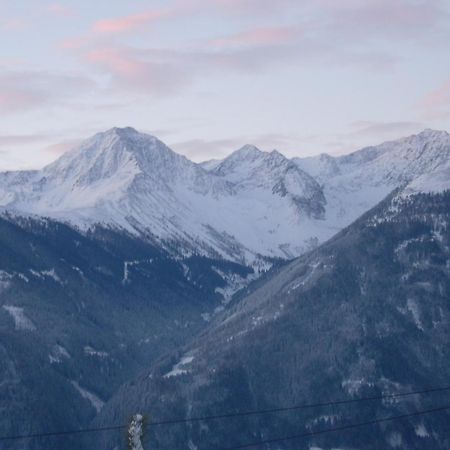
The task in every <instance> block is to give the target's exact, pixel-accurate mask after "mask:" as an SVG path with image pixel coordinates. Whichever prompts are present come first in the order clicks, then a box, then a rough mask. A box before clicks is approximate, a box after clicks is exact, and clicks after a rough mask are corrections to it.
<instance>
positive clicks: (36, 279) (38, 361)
mask: <svg viewBox="0 0 450 450" xmlns="http://www.w3.org/2000/svg"><path fill="white" fill-rule="evenodd" d="M249 272H250V271H249V269H248V268H246V267H243V266H239V265H237V264H235V263H231V262H225V261H218V260H208V259H206V258H204V257H189V258H185V259H183V260H178V261H175V260H174V259H173V258H172V257H171V255H170V254H168V253H167V252H164V251H162V250H161V249H160V248H159V247H155V246H152V245H150V244H148V243H145V242H143V241H142V240H141V239H138V238H137V237H136V236H134V235H127V234H124V233H118V232H116V231H112V230H109V229H101V228H96V229H95V231H94V232H92V233H88V234H81V233H79V232H77V231H76V230H74V229H73V228H71V227H68V226H65V225H62V224H60V223H57V222H54V221H51V220H48V219H45V220H44V219H36V218H34V219H30V218H23V217H18V216H12V215H8V216H6V217H3V218H0V355H1V363H0V378H1V383H0V398H1V399H2V402H1V404H2V416H1V419H0V435H1V436H7V435H17V434H26V433H30V432H31V433H38V432H49V431H50V432H51V431H54V430H58V431H60V430H65V429H74V428H77V427H82V426H86V425H87V424H88V422H89V421H90V420H91V419H92V418H93V417H94V416H95V414H96V413H98V411H99V410H100V409H101V408H102V406H103V403H104V402H105V401H107V400H108V398H110V397H111V395H112V394H113V393H114V392H115V390H116V389H117V388H118V387H119V386H120V385H121V384H122V383H124V382H125V381H126V380H128V379H130V377H133V376H135V375H136V374H137V373H138V372H139V371H140V370H142V368H143V367H145V366H147V365H148V364H149V363H150V362H151V361H153V360H154V359H155V358H157V357H159V356H161V355H162V354H164V353H166V352H168V351H171V350H173V349H175V348H177V347H178V346H180V345H182V344H183V342H185V340H186V339H187V338H188V337H192V336H193V335H195V334H196V333H198V332H199V331H200V330H202V329H203V328H204V327H205V326H206V325H207V323H208V320H210V317H213V316H214V315H215V314H216V312H215V310H216V309H217V308H218V309H223V301H224V300H226V299H227V295H229V293H230V292H232V291H233V289H236V286H237V287H239V282H241V283H243V282H245V278H246V277H247V276H248V275H249ZM0 448H2V449H3V448H5V449H6V448H7V449H21V450H23V449H27V450H28V449H44V448H45V449H48V448H64V449H67V450H69V449H70V450H71V449H79V448H80V443H79V440H78V439H76V437H75V438H74V439H73V440H71V439H70V438H69V440H64V442H63V443H62V444H59V442H58V441H52V440H51V439H50V440H45V439H42V440H39V439H33V440H23V441H22V442H21V441H14V442H5V443H3V442H0Z"/></svg>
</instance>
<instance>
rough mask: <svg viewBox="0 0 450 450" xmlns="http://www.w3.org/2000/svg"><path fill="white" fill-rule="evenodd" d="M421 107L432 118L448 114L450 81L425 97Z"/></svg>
mask: <svg viewBox="0 0 450 450" xmlns="http://www.w3.org/2000/svg"><path fill="white" fill-rule="evenodd" d="M420 107H421V109H422V110H424V111H425V113H426V114H427V115H429V116H431V117H438V116H441V115H443V114H444V115H446V114H448V112H449V110H450V79H449V80H447V81H446V82H445V83H443V84H442V85H441V86H439V87H438V88H437V89H435V90H433V91H431V92H429V93H428V94H427V95H425V97H424V98H423V99H422V101H421V103H420Z"/></svg>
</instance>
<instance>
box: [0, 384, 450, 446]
mask: <svg viewBox="0 0 450 450" xmlns="http://www.w3.org/2000/svg"><path fill="white" fill-rule="evenodd" d="M444 391H450V386H443V387H435V388H429V389H422V390H417V391H408V392H399V393H396V394H386V395H378V396H372V397H359V398H353V399H347V400H335V401H328V402H320V403H305V404H300V405H293V406H287V407H279V408H272V409H257V410H251V411H242V412H235V413H224V414H216V415H209V416H199V417H189V418H174V419H166V420H161V421H155V422H150V423H149V424H147V426H150V427H152V426H162V425H177V424H183V423H191V422H202V421H208V420H220V419H228V418H233V417H245V416H253V415H263V414H276V413H281V412H287V411H295V410H302V409H309V408H319V407H328V406H339V405H346V404H352V403H359V402H365V401H376V400H386V399H392V398H400V397H407V396H412V395H423V394H431V393H435V392H444ZM126 428H128V425H111V426H104V427H95V428H81V429H77V430H63V431H52V432H46V433H30V434H16V435H10V436H0V442H2V441H13V440H19V439H35V438H45V437H52V436H67V435H76V434H84V433H96V432H102V431H116V430H124V429H126Z"/></svg>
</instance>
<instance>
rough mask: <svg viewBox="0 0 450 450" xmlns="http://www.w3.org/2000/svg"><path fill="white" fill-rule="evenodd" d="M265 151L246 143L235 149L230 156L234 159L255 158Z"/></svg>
mask: <svg viewBox="0 0 450 450" xmlns="http://www.w3.org/2000/svg"><path fill="white" fill-rule="evenodd" d="M263 153H264V152H263V151H261V150H260V149H259V148H258V147H256V146H255V145H252V144H245V145H243V146H242V147H241V148H239V149H238V150H236V151H234V152H233V153H231V155H229V156H228V157H227V158H226V159H228V158H233V159H255V158H258V157H259V156H261V155H262V154H263Z"/></svg>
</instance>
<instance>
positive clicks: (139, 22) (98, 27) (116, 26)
mask: <svg viewBox="0 0 450 450" xmlns="http://www.w3.org/2000/svg"><path fill="white" fill-rule="evenodd" d="M171 12H172V11H171V10H165V9H161V10H154V11H144V12H140V13H137V14H132V15H129V16H123V17H117V18H115V19H101V20H98V21H97V22H95V23H94V24H93V25H92V30H93V31H94V32H97V33H106V34H115V33H124V32H127V31H135V30H138V29H142V28H143V27H145V26H147V25H149V24H151V23H152V22H156V21H158V20H160V19H163V18H167V17H168V16H170V15H171Z"/></svg>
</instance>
